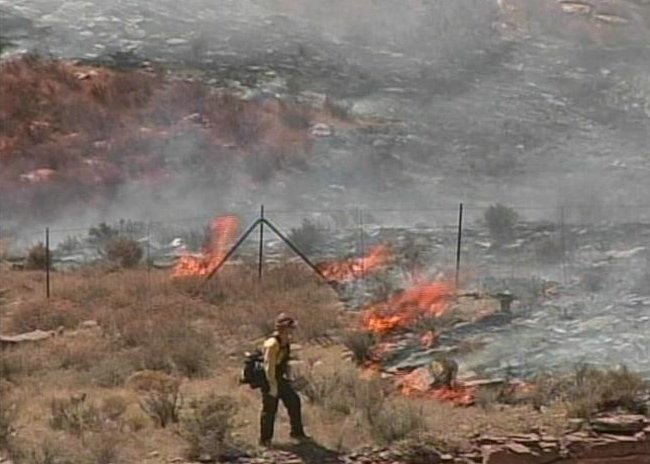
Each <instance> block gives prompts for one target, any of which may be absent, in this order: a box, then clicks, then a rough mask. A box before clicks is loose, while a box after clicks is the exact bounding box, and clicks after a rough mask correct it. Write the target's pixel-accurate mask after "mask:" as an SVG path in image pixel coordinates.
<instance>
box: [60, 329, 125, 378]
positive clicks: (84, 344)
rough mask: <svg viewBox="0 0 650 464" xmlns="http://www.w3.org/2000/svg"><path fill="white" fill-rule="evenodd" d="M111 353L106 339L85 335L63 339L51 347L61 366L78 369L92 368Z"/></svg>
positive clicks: (86, 369)
mask: <svg viewBox="0 0 650 464" xmlns="http://www.w3.org/2000/svg"><path fill="white" fill-rule="evenodd" d="M111 354H112V353H111V349H110V346H109V345H108V342H107V341H106V340H97V339H96V338H95V337H89V336H83V335H82V336H77V337H75V338H65V339H62V340H60V341H58V343H56V344H55V345H54V346H52V347H51V349H50V355H51V356H52V357H53V358H55V359H56V360H57V361H58V363H59V366H60V367H61V368H63V369H76V370H78V371H88V370H90V369H91V368H93V367H94V366H96V365H98V364H99V363H100V362H101V361H102V360H103V359H105V358H106V357H107V356H108V357H110V356H111Z"/></svg>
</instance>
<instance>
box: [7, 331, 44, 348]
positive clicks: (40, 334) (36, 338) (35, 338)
mask: <svg viewBox="0 0 650 464" xmlns="http://www.w3.org/2000/svg"><path fill="white" fill-rule="evenodd" d="M54 336H56V332H55V331H53V330H47V331H44V330H34V331H32V332H26V333H22V334H18V335H0V346H8V345H17V344H21V343H30V342H40V341H43V340H47V339H50V338H52V337H54Z"/></svg>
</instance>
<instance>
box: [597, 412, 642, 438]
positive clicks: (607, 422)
mask: <svg viewBox="0 0 650 464" xmlns="http://www.w3.org/2000/svg"><path fill="white" fill-rule="evenodd" d="M589 424H590V425H591V428H592V429H593V430H595V431H596V432H601V433H614V434H615V433H636V432H640V431H642V430H643V429H644V428H645V417H644V416H640V415H633V414H630V415H620V416H614V417H600V418H597V419H592V420H591V422H590V423H589Z"/></svg>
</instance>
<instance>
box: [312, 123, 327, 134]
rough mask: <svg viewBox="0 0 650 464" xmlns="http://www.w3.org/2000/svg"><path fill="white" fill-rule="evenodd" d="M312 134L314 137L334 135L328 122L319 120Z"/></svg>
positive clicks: (313, 127)
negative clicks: (324, 122)
mask: <svg viewBox="0 0 650 464" xmlns="http://www.w3.org/2000/svg"><path fill="white" fill-rule="evenodd" d="M311 135H312V136H314V137H330V136H331V135H332V129H331V128H330V126H328V125H327V124H323V123H321V122H319V123H317V124H314V125H313V126H312V128H311Z"/></svg>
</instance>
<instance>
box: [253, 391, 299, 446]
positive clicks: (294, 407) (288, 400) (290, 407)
mask: <svg viewBox="0 0 650 464" xmlns="http://www.w3.org/2000/svg"><path fill="white" fill-rule="evenodd" d="M280 400H281V401H282V404H284V407H285V408H287V412H288V413H289V423H290V424H291V436H294V437H299V436H303V435H304V434H305V433H304V431H303V428H302V412H301V406H300V397H299V396H298V394H297V393H296V391H295V390H294V389H293V387H292V386H291V384H290V383H289V382H288V381H287V380H280V381H279V382H278V397H277V398H275V397H273V396H271V395H269V391H268V389H264V390H263V391H262V416H261V418H260V440H261V441H271V439H272V438H273V430H274V428H275V415H276V413H277V412H278V402H279V401H280Z"/></svg>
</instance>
